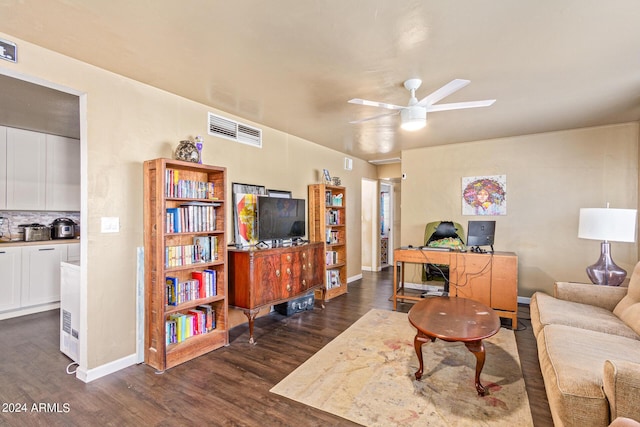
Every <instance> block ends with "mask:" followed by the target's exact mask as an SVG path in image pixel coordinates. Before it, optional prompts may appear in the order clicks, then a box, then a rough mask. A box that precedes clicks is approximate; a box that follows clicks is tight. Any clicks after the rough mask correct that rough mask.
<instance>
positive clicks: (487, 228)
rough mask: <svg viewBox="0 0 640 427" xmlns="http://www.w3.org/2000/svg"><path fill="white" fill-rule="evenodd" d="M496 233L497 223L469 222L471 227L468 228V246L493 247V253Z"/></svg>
mask: <svg viewBox="0 0 640 427" xmlns="http://www.w3.org/2000/svg"><path fill="white" fill-rule="evenodd" d="M495 233H496V222H495V221H469V225H468V227H467V246H468V247H480V246H491V252H493V239H494V237H495Z"/></svg>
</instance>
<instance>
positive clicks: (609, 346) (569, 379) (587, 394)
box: [537, 325, 640, 426]
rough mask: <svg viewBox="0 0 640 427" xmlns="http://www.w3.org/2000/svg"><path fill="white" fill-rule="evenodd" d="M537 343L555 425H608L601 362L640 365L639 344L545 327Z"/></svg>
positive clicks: (635, 341)
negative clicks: (630, 362) (624, 362)
mask: <svg viewBox="0 0 640 427" xmlns="http://www.w3.org/2000/svg"><path fill="white" fill-rule="evenodd" d="M537 341H538V357H539V360H540V369H541V370H542V373H543V377H544V383H545V389H546V391H547V398H548V399H549V406H550V408H551V414H552V416H553V420H554V424H555V425H557V426H562V425H585V426H586V425H603V426H604V425H607V424H608V423H609V404H608V402H607V399H606V397H605V395H604V392H603V390H602V386H603V382H602V376H603V370H604V363H605V361H606V360H608V359H618V360H628V361H632V362H638V363H640V341H638V340H634V339H629V338H625V337H622V336H618V335H611V334H606V333H602V332H596V331H590V330H586V329H579V328H575V327H571V326H566V325H547V326H545V327H544V328H543V329H542V330H541V332H540V334H539V335H538V339H537Z"/></svg>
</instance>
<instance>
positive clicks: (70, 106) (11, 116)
mask: <svg viewBox="0 0 640 427" xmlns="http://www.w3.org/2000/svg"><path fill="white" fill-rule="evenodd" d="M85 97H86V95H83V94H82V93H80V92H76V91H74V90H71V89H69V88H66V87H62V86H60V85H56V84H54V83H50V82H43V81H42V80H41V79H35V78H33V77H31V76H28V75H22V74H18V73H12V72H10V71H8V70H4V69H0V125H2V126H6V127H8V128H16V129H24V130H28V131H33V132H39V133H44V134H48V135H58V136H63V137H67V138H72V139H77V140H80V165H79V169H80V174H81V178H80V180H81V183H80V200H81V202H80V203H81V205H80V224H86V205H85V203H86V202H85V200H86V198H85V196H84V189H85V188H86V160H85V157H86V138H85V136H84V135H85V134H86V129H83V128H82V126H81V124H82V123H83V120H82V118H81V117H83V118H85V119H86V98H85ZM84 122H86V120H84ZM3 161H4V159H3ZM46 212H47V211H30V212H28V215H36V216H37V215H40V216H42V217H46V215H47V214H46ZM74 212H75V210H74ZM11 213H12V214H15V215H16V216H17V217H24V216H25V213H24V212H22V211H12V212H11ZM53 213H56V215H57V214H58V213H57V212H53ZM80 246H81V249H80V255H79V256H80V259H81V263H82V264H86V263H85V262H84V260H85V257H86V239H84V240H81V241H80ZM84 268H86V267H84ZM58 274H60V273H58ZM82 275H83V276H84V278H83V279H81V282H82V283H83V284H84V283H86V271H85V272H83V273H82ZM81 295H86V285H84V287H83V289H82V290H81ZM53 307H55V306H53ZM27 311H28V310H27ZM50 311H53V310H50ZM25 314H27V313H25ZM33 316H35V317H37V318H38V319H40V321H42V322H46V323H47V324H48V325H47V330H50V331H56V332H57V333H58V334H59V333H60V316H59V315H56V316H53V317H52V316H51V313H49V311H46V312H42V313H37V314H34V315H33ZM80 316H81V317H83V316H84V317H83V318H82V319H81V320H80V321H81V322H82V323H83V324H85V325H86V302H85V303H84V313H83V312H82V310H81V313H80ZM16 319H18V317H16ZM11 321H15V320H12V319H7V322H11ZM49 323H50V324H49ZM81 334H84V332H81ZM26 338H27V339H29V338H30V337H26ZM81 346H82V347H83V349H82V350H81V351H82V353H83V354H85V355H86V339H84V340H82V343H81ZM60 354H62V353H60ZM47 360H56V359H55V358H52V359H47ZM85 360H86V356H85ZM84 365H86V362H84Z"/></svg>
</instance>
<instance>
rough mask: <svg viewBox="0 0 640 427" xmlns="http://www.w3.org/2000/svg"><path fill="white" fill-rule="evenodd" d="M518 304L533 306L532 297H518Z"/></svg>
mask: <svg viewBox="0 0 640 427" xmlns="http://www.w3.org/2000/svg"><path fill="white" fill-rule="evenodd" d="M518 304H526V305H531V297H518Z"/></svg>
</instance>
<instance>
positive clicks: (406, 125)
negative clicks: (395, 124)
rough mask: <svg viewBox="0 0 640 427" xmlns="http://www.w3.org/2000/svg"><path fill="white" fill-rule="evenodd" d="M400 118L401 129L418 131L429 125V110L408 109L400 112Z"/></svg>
mask: <svg viewBox="0 0 640 427" xmlns="http://www.w3.org/2000/svg"><path fill="white" fill-rule="evenodd" d="M400 117H401V119H402V124H401V125H400V127H401V128H402V129H404V130H408V131H416V130H419V129H422V128H423V127H425V126H426V125H427V110H426V108H424V107H417V106H416V107H407V108H405V109H404V110H402V111H400Z"/></svg>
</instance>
